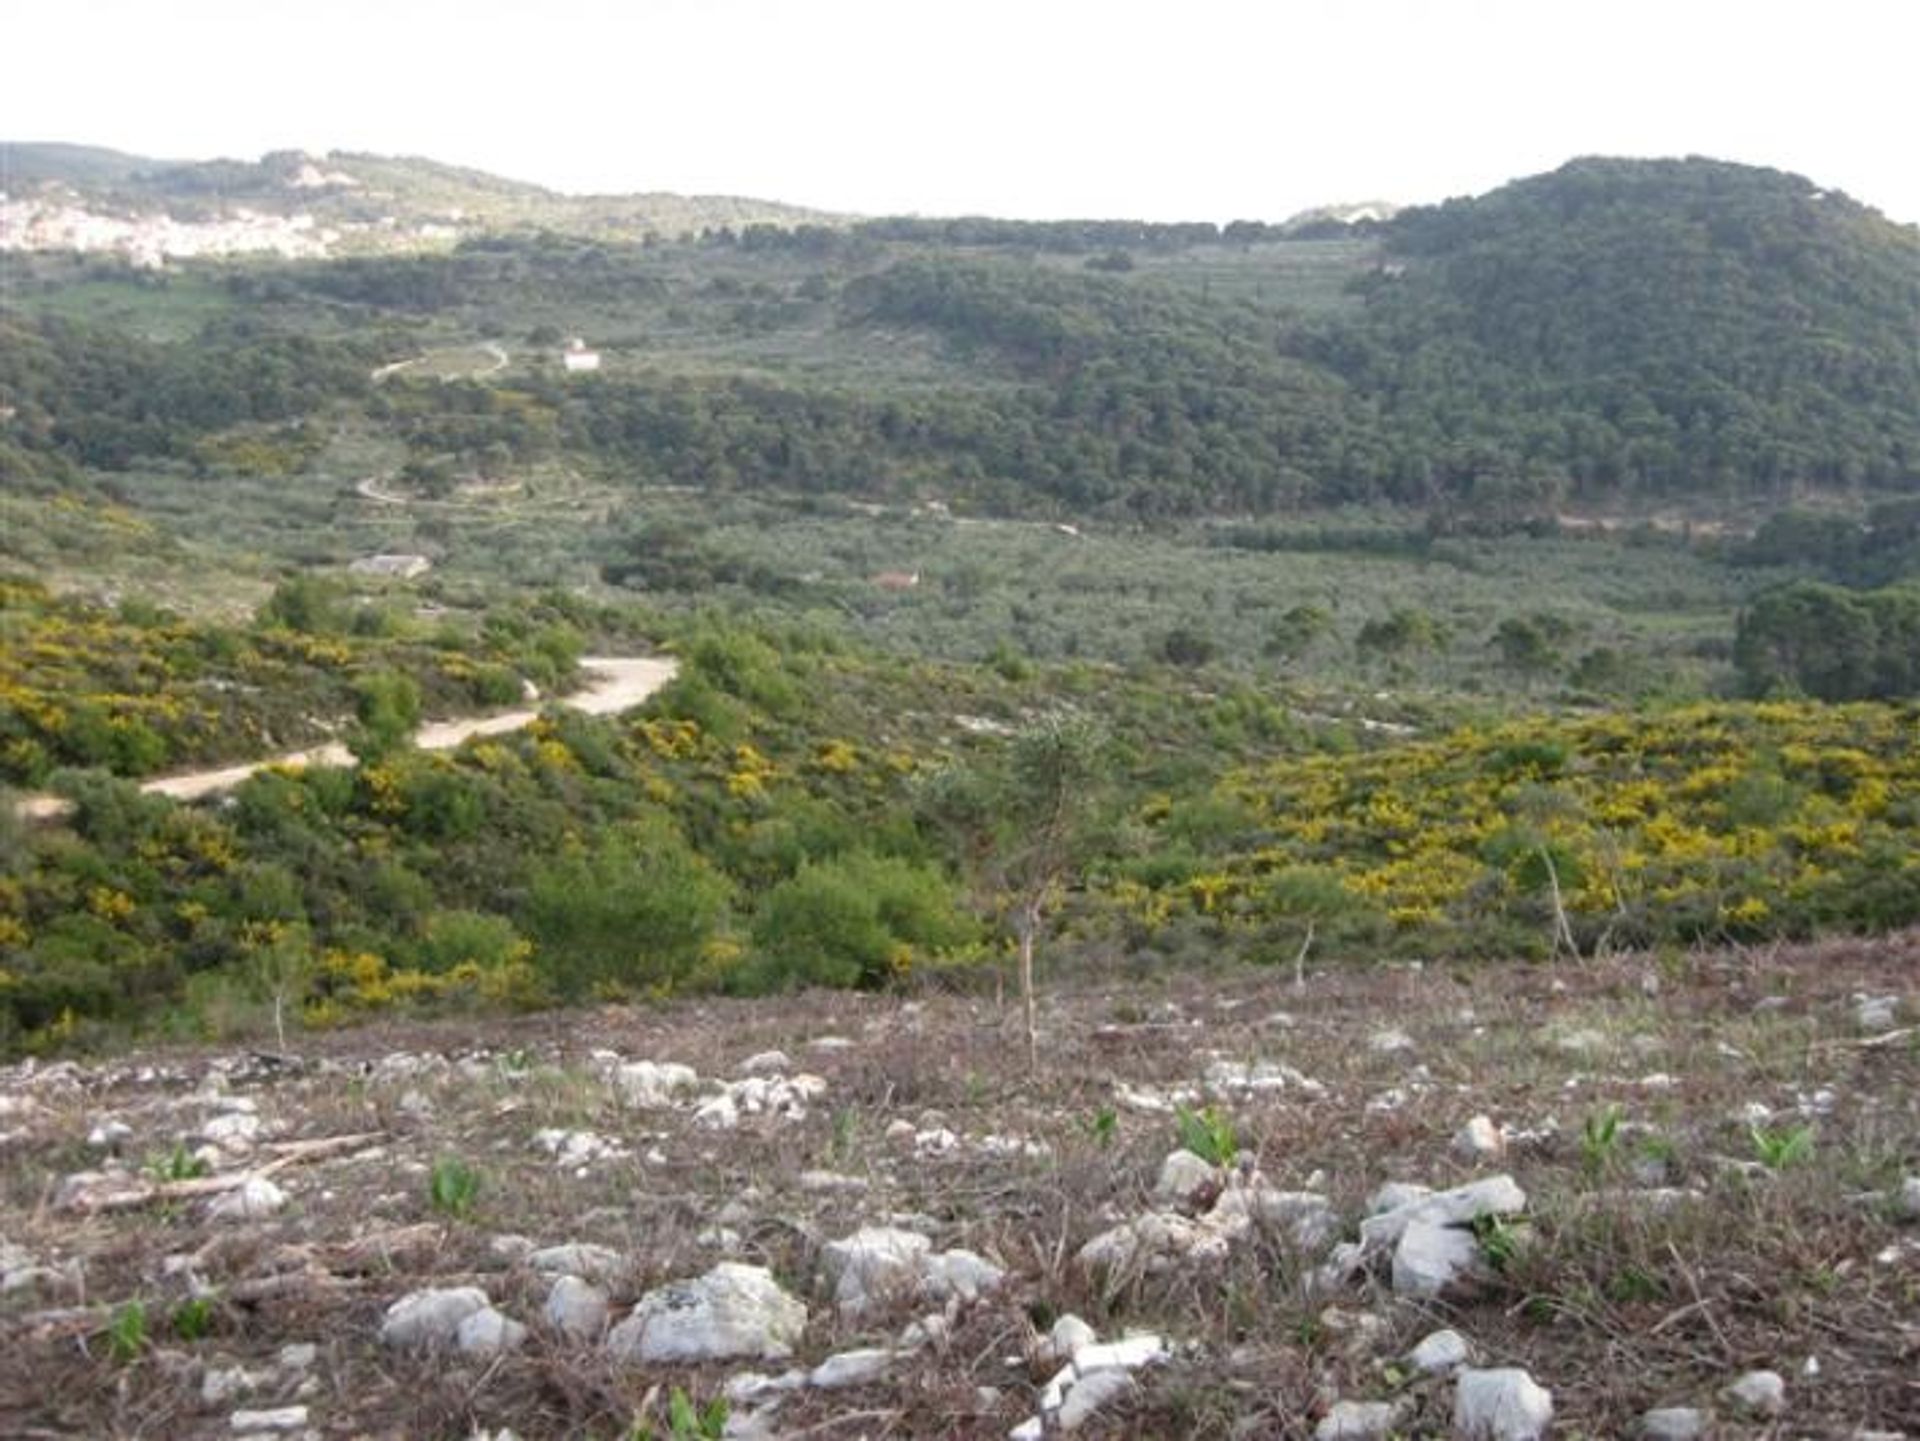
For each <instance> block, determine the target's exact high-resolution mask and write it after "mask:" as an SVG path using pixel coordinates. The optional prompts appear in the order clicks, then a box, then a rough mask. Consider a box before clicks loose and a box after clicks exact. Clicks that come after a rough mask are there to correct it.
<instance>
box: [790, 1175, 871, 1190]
mask: <svg viewBox="0 0 1920 1441" xmlns="http://www.w3.org/2000/svg"><path fill="white" fill-rule="evenodd" d="M795 1184H796V1185H798V1186H799V1187H800V1189H801V1190H803V1191H808V1192H811V1193H813V1194H815V1195H825V1194H829V1193H832V1192H840V1193H842V1194H845V1195H854V1194H857V1193H859V1192H861V1191H864V1190H866V1189H867V1188H868V1187H867V1180H866V1178H865V1177H864V1176H847V1175H842V1174H841V1173H840V1172H839V1171H802V1172H801V1173H800V1175H799V1178H798V1180H797V1181H796V1182H795Z"/></svg>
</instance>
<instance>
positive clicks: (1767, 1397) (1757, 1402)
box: [1720, 1371, 1787, 1416]
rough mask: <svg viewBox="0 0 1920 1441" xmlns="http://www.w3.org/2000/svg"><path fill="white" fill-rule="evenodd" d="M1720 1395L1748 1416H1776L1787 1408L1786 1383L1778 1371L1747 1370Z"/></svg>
mask: <svg viewBox="0 0 1920 1441" xmlns="http://www.w3.org/2000/svg"><path fill="white" fill-rule="evenodd" d="M1720 1395H1721V1397H1722V1399H1724V1400H1725V1401H1726V1402H1727V1404H1729V1405H1730V1406H1735V1407H1738V1408H1739V1409H1740V1410H1742V1411H1745V1412H1746V1413H1747V1414H1748V1415H1750V1416H1778V1415H1779V1414H1780V1413H1781V1412H1782V1411H1785V1410H1786V1409H1787V1383H1786V1380H1785V1379H1784V1378H1783V1377H1782V1376H1781V1375H1780V1373H1779V1372H1778V1371H1749V1372H1747V1373H1746V1374H1745V1375H1744V1376H1741V1377H1738V1378H1737V1379H1736V1380H1734V1381H1733V1383H1732V1384H1730V1385H1729V1386H1728V1387H1727V1388H1726V1389H1725V1390H1724V1391H1722V1392H1721V1393H1720Z"/></svg>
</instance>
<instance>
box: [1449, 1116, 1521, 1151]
mask: <svg viewBox="0 0 1920 1441" xmlns="http://www.w3.org/2000/svg"><path fill="white" fill-rule="evenodd" d="M1450 1149H1451V1150H1452V1151H1453V1154H1454V1155H1456V1156H1458V1157H1459V1158H1460V1159H1461V1160H1463V1161H1496V1160H1498V1159H1499V1158H1500V1157H1502V1156H1504V1155H1505V1154H1506V1153H1507V1133H1506V1131H1505V1130H1504V1129H1503V1128H1502V1127H1500V1126H1496V1125H1495V1124H1494V1123H1493V1118H1492V1117H1491V1116H1475V1117H1474V1118H1473V1119H1472V1120H1470V1121H1468V1122H1467V1123H1466V1125H1464V1126H1462V1127H1461V1128H1460V1129H1459V1130H1458V1131H1456V1132H1454V1136H1453V1143H1452V1146H1451V1148H1450Z"/></svg>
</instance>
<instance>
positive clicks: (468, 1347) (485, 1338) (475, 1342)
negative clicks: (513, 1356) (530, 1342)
mask: <svg viewBox="0 0 1920 1441" xmlns="http://www.w3.org/2000/svg"><path fill="white" fill-rule="evenodd" d="M453 1339H454V1344H455V1345H457V1346H458V1347H459V1348H460V1349H461V1350H462V1351H465V1352H467V1353H468V1354H470V1355H476V1356H492V1355H497V1354H498V1353H500V1352H502V1351H513V1350H517V1349H519V1347H520V1346H521V1344H522V1343H524V1342H525V1341H526V1339H527V1328H526V1327H525V1326H522V1325H521V1324H520V1323H519V1322H518V1321H516V1320H514V1319H513V1318H512V1317H510V1316H506V1315H503V1314H501V1313H500V1312H499V1311H496V1310H494V1309H493V1307H491V1306H488V1307H486V1308H485V1309H484V1310H480V1311H475V1312H474V1313H473V1314H472V1315H470V1316H468V1317H467V1318H466V1319H465V1320H463V1321H462V1322H461V1323H460V1326H459V1329H457V1330H456V1331H455V1332H454V1333H453Z"/></svg>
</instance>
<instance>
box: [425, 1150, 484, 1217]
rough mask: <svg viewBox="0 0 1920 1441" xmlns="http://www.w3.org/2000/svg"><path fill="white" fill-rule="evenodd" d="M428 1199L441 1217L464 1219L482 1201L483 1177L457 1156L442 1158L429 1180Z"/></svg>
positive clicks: (429, 1175) (434, 1164) (430, 1174)
mask: <svg viewBox="0 0 1920 1441" xmlns="http://www.w3.org/2000/svg"><path fill="white" fill-rule="evenodd" d="M427 1197H428V1199H429V1200H430V1201H432V1203H433V1209H434V1210H436V1211H438V1212H440V1213H441V1214H442V1215H446V1216H452V1217H454V1218H455V1219H464V1218H465V1217H467V1216H469V1215H471V1214H472V1212H473V1205H474V1202H475V1201H477V1200H478V1199H479V1198H480V1173H479V1172H478V1171H476V1170H474V1169H473V1167H471V1166H469V1165H468V1164H467V1163H466V1162H465V1161H462V1160H461V1159H460V1158H459V1157H457V1156H442V1157H441V1158H440V1159H439V1160H437V1161H435V1162H434V1163H433V1170H432V1171H431V1172H430V1173H429V1174H428V1176H427Z"/></svg>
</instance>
